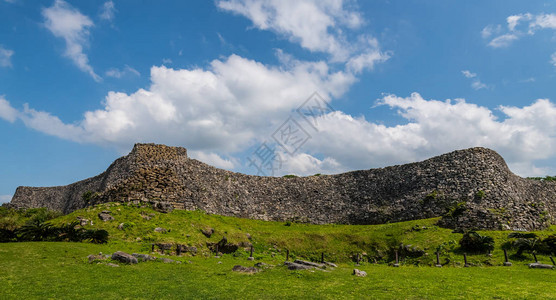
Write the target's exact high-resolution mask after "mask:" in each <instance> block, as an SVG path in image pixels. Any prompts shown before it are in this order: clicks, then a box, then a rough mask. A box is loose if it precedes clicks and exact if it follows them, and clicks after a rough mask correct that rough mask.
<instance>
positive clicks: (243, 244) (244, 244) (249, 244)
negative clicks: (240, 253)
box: [238, 241, 253, 248]
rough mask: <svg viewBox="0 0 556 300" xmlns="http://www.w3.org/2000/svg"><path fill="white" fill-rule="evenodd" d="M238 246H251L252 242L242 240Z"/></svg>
mask: <svg viewBox="0 0 556 300" xmlns="http://www.w3.org/2000/svg"><path fill="white" fill-rule="evenodd" d="M238 246H240V247H243V248H251V246H253V244H251V243H249V242H245V241H244V242H240V243H239V244H238Z"/></svg>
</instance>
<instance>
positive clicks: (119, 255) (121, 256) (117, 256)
mask: <svg viewBox="0 0 556 300" xmlns="http://www.w3.org/2000/svg"><path fill="white" fill-rule="evenodd" d="M112 259H113V260H117V261H119V262H123V263H126V264H136V263H137V258H135V257H134V256H133V255H131V254H128V253H125V252H122V251H117V252H114V253H113V254H112Z"/></svg>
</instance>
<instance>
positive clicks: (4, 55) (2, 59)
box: [0, 45, 14, 67]
mask: <svg viewBox="0 0 556 300" xmlns="http://www.w3.org/2000/svg"><path fill="white" fill-rule="evenodd" d="M12 55H14V51H13V50H10V49H6V48H4V47H3V46H2V45H0V67H11V66H12Z"/></svg>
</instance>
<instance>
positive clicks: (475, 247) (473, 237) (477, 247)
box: [459, 231, 494, 252]
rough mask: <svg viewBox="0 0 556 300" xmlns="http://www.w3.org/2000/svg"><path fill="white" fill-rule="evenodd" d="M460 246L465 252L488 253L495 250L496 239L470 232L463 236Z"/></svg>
mask: <svg viewBox="0 0 556 300" xmlns="http://www.w3.org/2000/svg"><path fill="white" fill-rule="evenodd" d="M459 245H460V247H461V249H462V250H464V251H469V252H487V251H492V250H493V249H494V239H493V238H492V237H490V236H486V235H480V234H478V233H477V232H475V231H468V232H466V233H464V234H463V237H462V238H461V240H460V241H459Z"/></svg>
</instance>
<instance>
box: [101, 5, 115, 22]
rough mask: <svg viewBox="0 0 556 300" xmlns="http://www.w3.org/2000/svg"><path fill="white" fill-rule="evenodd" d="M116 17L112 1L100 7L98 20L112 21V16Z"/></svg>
mask: <svg viewBox="0 0 556 300" xmlns="http://www.w3.org/2000/svg"><path fill="white" fill-rule="evenodd" d="M115 15H116V6H115V5H114V2H113V1H106V2H104V4H103V5H102V10H101V12H100V18H101V19H102V20H106V21H112V20H114V16H115Z"/></svg>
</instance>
